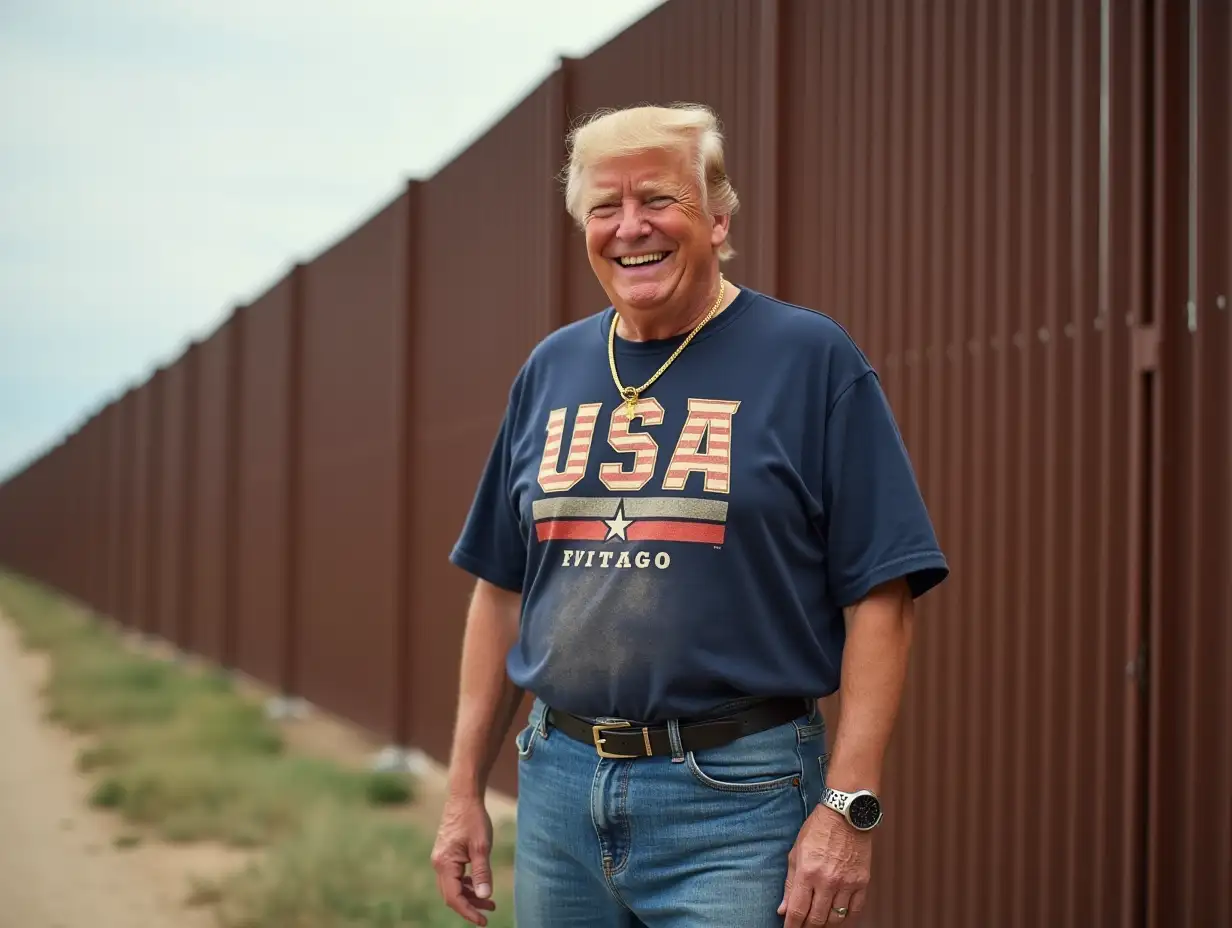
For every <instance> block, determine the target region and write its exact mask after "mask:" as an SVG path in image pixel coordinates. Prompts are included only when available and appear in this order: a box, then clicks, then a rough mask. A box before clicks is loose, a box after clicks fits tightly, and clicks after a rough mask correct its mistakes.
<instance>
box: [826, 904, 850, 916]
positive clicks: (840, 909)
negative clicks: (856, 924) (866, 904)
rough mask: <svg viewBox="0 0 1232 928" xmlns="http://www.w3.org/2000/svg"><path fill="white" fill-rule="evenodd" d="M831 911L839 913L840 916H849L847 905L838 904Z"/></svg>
mask: <svg viewBox="0 0 1232 928" xmlns="http://www.w3.org/2000/svg"><path fill="white" fill-rule="evenodd" d="M830 911H831V912H833V913H834V914H835V915H837V916H838V917H839V918H846V917H847V906H845V905H836V906H834V907H833V908H832V909H830Z"/></svg>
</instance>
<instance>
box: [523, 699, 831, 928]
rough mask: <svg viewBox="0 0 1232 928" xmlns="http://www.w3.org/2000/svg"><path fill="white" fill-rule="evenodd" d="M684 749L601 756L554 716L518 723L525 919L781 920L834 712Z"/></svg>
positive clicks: (596, 923) (625, 927)
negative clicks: (553, 723)
mask: <svg viewBox="0 0 1232 928" xmlns="http://www.w3.org/2000/svg"><path fill="white" fill-rule="evenodd" d="M801 710H802V714H801V716H800V717H799V718H797V719H795V720H793V721H791V722H788V723H786V724H784V725H779V726H777V727H775V728H771V729H769V730H767V731H764V732H760V733H758V734H753V735H748V736H746V737H744V738H740V739H738V740H736V741H734V742H732V743H731V744H728V745H725V746H723V747H719V748H711V749H707V750H704V751H697V752H688V753H685V752H682V751H680V750H679V737H678V733H677V729H676V726H675V723H669V726H670V727H671V729H672V731H671V734H672V742H673V744H674V745H676V747H677V750H676V752H675V756H674V757H672V756H665V757H649V758H638V759H636V760H613V759H607V758H600V757H599V756H598V755H597V754H596V752H595V749H594V748H593V747H590V746H588V745H585V744H581V743H579V742H577V741H575V740H573V739H572V738H570V737H569V736H567V735H565V734H563V733H562V732H560V731H558V730H555V729H553V728H551V727H550V726H549V725H547V723H546V707H545V706H544V705H543V703H542V701H540V700H536V701H535V703H534V706H533V707H532V709H531V713H530V716H529V718H528V719H527V723H526V726H525V727H524V728H523V729H522V730H521V731H520V732H518V735H517V749H518V758H519V759H518V769H519V777H520V780H519V786H518V830H517V856H516V862H515V882H514V901H515V910H516V919H517V924H518V926H519V928H566V926H569V928H573V926H577V928H581V926H586V928H635V926H646V928H697V926H702V925H705V926H707V928H761V926H766V928H769V926H781V925H782V924H783V919H782V918H781V917H780V916H779V915H778V914H776V912H775V910H776V909H777V908H778V905H779V902H780V901H781V900H782V897H783V882H784V880H785V878H786V875H787V855H788V852H790V850H791V847H792V845H793V844H794V843H795V840H796V835H797V834H798V832H799V830H800V827H801V826H802V825H803V824H804V820H805V818H806V817H807V816H808V814H809V813H810V812H811V811H812V810H813V809H814V807H815V806H816V805H817V803H818V802H819V800H820V798H821V791H822V785H823V782H824V780H825V770H826V763H827V760H828V754H827V752H826V732H825V721H824V719H823V718H822V716H821V715H820V714H819V713H817V712H816V711H815V710H814V711H813V712H806V711H805V709H804V705H803V703H802V705H801Z"/></svg>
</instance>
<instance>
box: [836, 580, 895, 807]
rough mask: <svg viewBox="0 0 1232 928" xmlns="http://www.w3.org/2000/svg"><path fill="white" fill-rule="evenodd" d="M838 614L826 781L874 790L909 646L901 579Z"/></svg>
mask: <svg viewBox="0 0 1232 928" xmlns="http://www.w3.org/2000/svg"><path fill="white" fill-rule="evenodd" d="M844 618H845V620H846V622H847V643H846V646H845V648H844V652H843V674H842V686H841V688H840V690H839V700H840V706H839V718H838V724H837V726H836V727H837V732H836V734H835V739H834V746H833V750H832V752H831V758H830V766H829V770H828V773H827V777H826V780H827V785H829V786H831V787H832V788H834V789H839V790H844V791H848V792H850V791H854V790H858V789H871V790H873V791H874V792H876V791H877V790H879V789H880V788H881V774H882V764H883V761H884V758H885V752H886V747H887V746H888V744H889V741H890V735H891V733H892V732H893V729H894V723H895V721H896V719H897V717H898V710H899V703H900V700H901V698H902V691H903V685H904V681H905V680H906V676H907V659H908V654H909V652H910V650H911V636H912V624H913V621H914V610H913V605H912V600H911V596H910V593H909V591H908V590H907V587H906V584H905V583H903V582H901V581H899V582H895V583H892V584H887V585H886V586H883V587H881V588H879V589H877V590H874V591H873V592H872V593H871V594H870V595H869V596H868V597H867V598H865V599H864V600H862V601H861V602H860V603H858V604H856V605H855V606H852V607H850V608H849V609H847V610H845V611H844Z"/></svg>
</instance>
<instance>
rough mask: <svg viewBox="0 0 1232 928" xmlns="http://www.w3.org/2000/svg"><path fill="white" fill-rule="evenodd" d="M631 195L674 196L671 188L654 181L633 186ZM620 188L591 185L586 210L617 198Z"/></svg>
mask: <svg viewBox="0 0 1232 928" xmlns="http://www.w3.org/2000/svg"><path fill="white" fill-rule="evenodd" d="M633 193H635V194H640V195H641V196H659V197H662V196H674V195H675V194H673V193H672V190H671V187H670V185H668V184H664V183H662V182H654V181H643V182H641V183H638V184H634V185H633ZM619 194H620V188H619V187H616V186H602V185H592V186H591V188H590V190H589V192H588V194H587V198H586V202H587V208H588V209H590V208H593V207H594V206H595V205H596V204H597V203H601V202H603V201H604V200H606V199H608V198H610V197H613V196H618V195H619Z"/></svg>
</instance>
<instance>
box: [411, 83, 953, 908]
mask: <svg viewBox="0 0 1232 928" xmlns="http://www.w3.org/2000/svg"><path fill="white" fill-rule="evenodd" d="M569 141H570V161H569V165H568V172H567V183H566V191H565V198H566V205H567V207H568V209H569V211H570V213H571V214H572V215H573V216H574V218H575V219H576V220H577V221H578V223H579V224H580V225H581V227H582V229H583V230H584V232H585V239H586V249H587V254H588V257H589V260H590V265H591V268H592V269H593V270H594V273H595V275H596V277H597V278H598V280H599V282H600V284H601V285H602V286H603V289H604V291H605V292H606V294H607V296H608V297H609V299H610V300H611V304H612V305H611V307H609V308H608V309H605V310H603V311H602V312H599V313H597V314H595V315H592V316H590V317H588V318H585V319H583V320H581V321H580V322H577V323H574V324H571V325H568V326H565V327H563V328H562V329H560V330H558V331H556V332H554V333H552V334H551V335H549V336H548V337H547V338H545V339H544V340H543V341H542V342H541V343H540V344H539V345H538V346H537V347H536V348H535V350H534V351H533V352H532V353H531V356H530V357H529V359H528V360H527V362H526V363H525V365H524V366H523V368H522V369H521V371H520V372H519V374H518V376H517V378H516V379H515V382H514V384H513V386H512V389H511V391H510V394H509V401H508V407H507V409H506V413H505V417H504V419H503V421H502V423H501V426H500V429H499V432H498V434H497V436H496V440H495V443H494V446H493V448H492V452H491V456H490V458H489V460H488V462H487V467H486V470H485V472H484V474H483V477H482V480H481V482H480V485H479V488H478V491H477V493H476V497H475V500H474V504H473V507H472V509H471V512H470V514H469V516H468V519H467V521H466V524H465V526H464V528H463V530H462V534H461V537H460V539H459V541H458V543H457V546H456V547H455V549H454V551H453V554H452V556H451V560H452V562H453V563H454V564H456V565H458V566H460V567H462V568H464V569H466V570H467V571H469V572H471V573H472V574H474V575H475V576H476V577H477V578H478V579H477V583H476V586H475V591H474V596H473V599H472V601H471V604H470V610H469V615H468V617H467V625H466V632H465V635H464V642H463V649H462V650H463V654H462V667H461V688H460V694H459V705H458V715H457V724H456V731H455V740H454V745H453V754H452V758H451V764H450V796H449V801H448V805H447V808H446V810H445V814H444V816H443V819H442V823H441V826H440V832H439V835H438V838H437V843H436V847H435V850H434V852H433V864H434V866H435V868H436V871H437V875H438V882H439V885H440V889H441V893H442V895H443V897H444V899H445V900H446V902H447V903H448V905H449V906H450V907H452V908H453V909H454V910H456V911H457V912H459V913H461V914H462V915H464V916H465V917H466V918H467V919H468V920H470V921H472V922H473V923H475V924H478V925H483V924H486V919H485V917H484V915H483V913H484V912H485V911H491V910H492V907H493V905H492V902H491V900H490V894H491V880H492V877H491V866H490V863H489V860H488V848H489V845H490V836H491V824H490V821H489V819H488V817H487V814H486V812H485V811H484V806H483V802H482V798H483V793H484V790H485V787H486V781H487V776H488V771H489V770H490V767H491V764H492V762H493V759H494V757H495V756H496V754H497V752H498V751H499V749H500V746H501V744H502V743H503V741H504V738H505V737H506V735H507V733H508V731H509V727H510V725H511V723H512V716H513V713H514V712H515V711H516V708H517V706H518V705H519V704H520V700H521V697H522V694H523V692H529V693H531V694H533V695H534V697H535V699H534V706H533V709H532V711H531V714H530V718H529V719H528V720H527V724H526V725H525V727H523V728H522V729H521V730H520V732H519V733H518V735H517V738H516V743H517V749H518V755H519V793H518V809H519V811H518V843H517V848H516V864H515V878H514V882H515V885H514V897H515V909H516V916H517V922H518V924H519V925H522V926H526V928H563V926H587V928H608V926H611V928H618V926H620V928H624V926H636V925H645V926H650V928H683V926H700V925H705V926H709V928H727V926H730V928H737V926H738V928H757V926H763V925H765V926H768V925H776V926H777V925H786V926H788V928H801V926H805V925H808V926H816V925H851V924H854V923H855V921H856V920H857V919H856V916H858V914H859V912H860V911H861V909H862V908H863V906H864V900H865V890H866V887H867V885H868V882H869V878H870V873H871V862H872V845H873V834H874V833H875V827H876V825H877V824H878V822H879V821H880V819H881V814H882V812H881V805H880V800H879V798H878V796H877V793H878V792H879V790H880V787H881V775H882V759H883V756H884V753H885V749H886V744H887V741H888V739H889V737H890V733H891V730H892V727H893V724H894V721H895V717H896V714H897V710H898V704H899V698H900V692H901V689H902V685H903V679H904V675H905V672H906V663H907V654H908V649H909V646H910V641H911V633H912V618H913V614H912V602H913V600H914V598H916V597H918V596H920V595H921V594H923V593H924V592H925V591H927V590H928V589H930V588H932V587H933V586H935V585H936V584H938V583H940V582H941V581H942V580H943V579H944V578H945V577H946V575H947V573H948V567H947V564H946V561H945V558H944V556H943V555H942V553H941V551H940V549H939V547H938V544H937V541H936V538H935V537H934V532H933V528H932V524H931V521H930V519H929V516H928V513H927V510H926V508H925V506H924V503H923V501H922V499H921V498H920V493H919V490H918V487H917V484H916V480H915V477H914V474H913V471H912V468H911V464H910V461H909V459H908V456H907V453H906V451H905V449H904V447H903V444H902V442H901V440H900V437H899V432H898V429H897V427H896V425H895V422H894V419H893V416H892V414H891V411H890V409H889V406H888V404H887V402H886V400H885V396H884V394H883V392H882V390H881V386H880V383H879V381H878V378H877V375H876V373H875V372H874V371H873V370H872V368H871V366H870V365H869V363H868V361H867V359H866V358H865V357H864V355H863V354H862V352H861V351H860V350H859V349H858V348H857V346H856V345H855V344H854V343H853V342H852V341H851V339H850V338H849V337H848V335H847V334H846V332H845V331H844V330H843V329H842V328H841V327H840V326H839V325H838V324H837V323H836V322H834V321H833V320H832V319H830V318H829V317H828V316H826V315H823V314H822V313H819V312H815V311H810V310H807V309H803V308H800V307H796V306H792V305H789V304H786V303H783V302H781V301H778V300H775V299H772V298H771V297H768V296H765V295H763V294H760V293H757V292H756V291H754V290H752V289H750V288H747V287H743V288H741V287H737V286H734V285H733V284H732V283H731V282H729V281H727V280H726V279H725V278H724V277H723V275H722V273H721V268H722V263H723V262H724V261H725V260H727V259H728V258H730V257H731V255H732V254H733V250H732V247H731V244H730V242H729V240H728V236H729V231H730V229H731V221H732V216H733V215H734V214H735V212H736V210H737V207H738V200H737V196H736V192H735V190H734V189H733V187H732V185H731V183H730V181H729V179H728V177H727V174H726V171H725V167H724V157H723V140H722V136H721V134H720V132H719V130H718V127H717V124H716V121H715V119H714V116H713V115H712V114H711V113H710V112H709V111H708V110H707V109H705V108H704V107H698V106H676V107H637V108H631V109H626V110H621V111H616V112H609V113H605V114H602V115H600V116H598V117H596V118H594V119H592V120H590V121H588V122H587V123H586V124H584V125H583V126H581V127H580V128H578V129H577V130H575V131H574V133H572V135H571V137H570V140H569ZM857 311H860V308H857ZM835 691H838V692H840V694H841V717H840V719H839V723H838V726H837V733H836V739H835V741H834V744H833V750H832V752H831V753H827V752H826V732H825V723H824V720H823V719H822V717H821V716H820V714H819V713H818V711H817V703H816V699H817V698H818V697H822V696H826V695H828V694H830V693H833V692H835ZM468 865H469V867H470V874H469V875H467V873H466V868H467V866H468Z"/></svg>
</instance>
